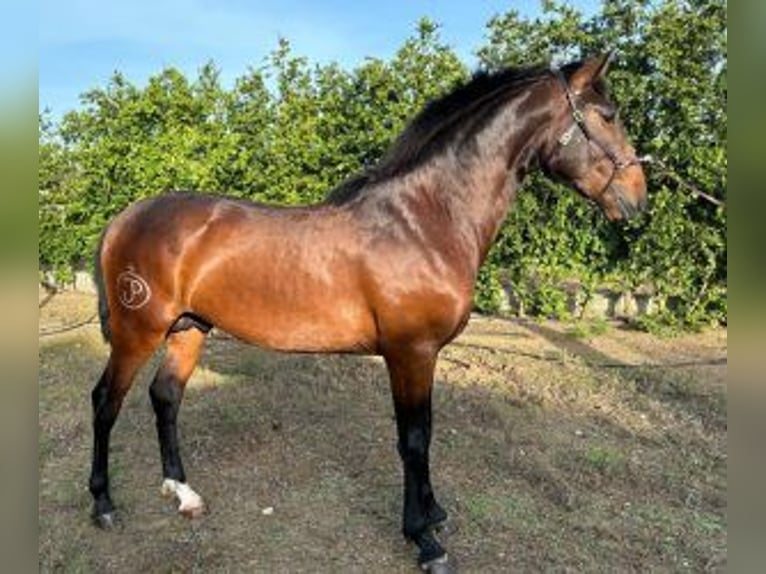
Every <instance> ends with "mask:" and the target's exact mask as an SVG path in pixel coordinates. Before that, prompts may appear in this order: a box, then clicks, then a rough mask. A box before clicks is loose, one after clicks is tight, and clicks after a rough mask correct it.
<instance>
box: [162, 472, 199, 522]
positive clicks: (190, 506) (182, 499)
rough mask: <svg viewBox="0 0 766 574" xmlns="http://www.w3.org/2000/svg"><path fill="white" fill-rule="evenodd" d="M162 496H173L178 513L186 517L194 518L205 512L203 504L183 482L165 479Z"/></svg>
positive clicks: (197, 495)
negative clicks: (177, 503) (175, 499)
mask: <svg viewBox="0 0 766 574" xmlns="http://www.w3.org/2000/svg"><path fill="white" fill-rule="evenodd" d="M162 495H163V496H166V497H170V496H175V497H176V498H177V499H178V502H179V505H178V512H179V513H181V514H183V515H184V516H186V517H189V518H194V517H196V516H200V515H201V514H203V513H204V512H205V502H204V501H203V500H202V497H201V496H200V495H199V494H197V493H196V492H194V491H193V490H192V489H191V487H190V486H189V485H188V484H186V483H185V482H178V481H177V480H173V479H172V478H166V479H165V480H164V481H163V482H162Z"/></svg>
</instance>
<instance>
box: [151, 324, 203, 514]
mask: <svg viewBox="0 0 766 574" xmlns="http://www.w3.org/2000/svg"><path fill="white" fill-rule="evenodd" d="M204 340H205V333H204V332H202V331H201V330H199V329H197V328H194V327H192V328H189V329H188V330H184V331H178V332H174V333H171V334H170V335H169V336H168V339H167V352H166V354H165V359H164V361H163V362H162V365H161V366H160V368H159V370H158V371H157V374H156V375H155V377H154V381H153V382H152V385H151V387H149V395H150V396H151V399H152V406H153V407H154V412H155V415H156V417H157V437H158V439H159V443H160V455H161V457H162V475H163V477H164V481H163V483H162V492H163V494H165V495H166V496H172V495H175V496H176V497H177V498H178V500H179V503H180V505H179V508H178V511H179V512H180V513H181V514H183V515H184V516H187V517H194V516H198V515H200V514H202V513H203V512H204V509H205V506H204V503H203V502H202V498H200V496H199V495H198V494H197V493H196V492H194V491H193V490H192V489H191V488H190V487H189V485H188V484H187V483H186V474H185V473H184V468H183V464H182V463H181V455H180V452H179V448H178V434H177V430H176V428H177V427H176V421H177V419H178V410H179V407H180V406H181V398H182V396H183V392H184V387H185V386H186V382H187V381H188V380H189V377H190V376H191V374H192V371H193V370H194V367H195V366H196V364H197V359H198V358H199V354H200V351H201V349H202V343H203V342H204Z"/></svg>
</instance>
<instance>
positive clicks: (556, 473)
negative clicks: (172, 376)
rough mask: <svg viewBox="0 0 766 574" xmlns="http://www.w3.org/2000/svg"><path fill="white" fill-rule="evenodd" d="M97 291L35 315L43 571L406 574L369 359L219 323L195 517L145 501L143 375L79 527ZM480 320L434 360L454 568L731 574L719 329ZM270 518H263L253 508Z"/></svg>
mask: <svg viewBox="0 0 766 574" xmlns="http://www.w3.org/2000/svg"><path fill="white" fill-rule="evenodd" d="M94 309H95V300H94V298H93V297H92V296H88V295H78V294H71V293H70V294H60V295H57V296H56V297H54V298H53V299H52V300H50V301H49V302H48V303H47V304H46V305H45V306H44V307H43V308H42V309H41V311H40V330H41V332H42V333H46V334H45V335H44V336H41V338H40V349H39V353H40V366H39V369H40V371H39V372H40V381H39V453H40V454H39V461H40V463H39V464H40V467H39V469H40V484H39V566H40V570H41V571H44V572H49V571H62V572H91V571H92V572H416V571H417V567H416V564H415V556H416V552H415V549H414V548H413V547H412V546H411V545H408V544H407V543H405V542H404V541H403V539H402V537H401V535H400V533H399V528H400V504H401V490H402V487H401V470H400V464H399V460H398V455H397V454H396V449H395V428H394V426H395V425H394V421H393V408H392V405H391V400H390V396H389V391H388V380H387V376H386V371H385V368H384V365H383V363H382V361H381V360H380V359H377V358H369V357H353V356H333V355H328V356H314V355H286V354H276V353H270V352H265V351H262V350H259V349H257V348H254V347H250V346H247V345H244V344H242V343H239V342H237V341H234V340H231V339H228V338H225V337H223V336H222V335H220V334H218V335H216V334H215V333H214V334H213V336H211V337H209V340H208V342H207V344H206V350H205V353H204V356H203V358H202V361H201V363H200V366H199V367H198V368H197V371H196V372H195V374H194V376H193V378H192V380H191V382H190V385H189V387H188V390H187V393H186V396H185V399H184V404H183V406H182V409H181V417H180V435H181V448H182V455H183V457H184V463H185V466H186V471H187V475H188V478H189V482H190V484H191V485H192V486H193V487H194V488H195V489H196V490H197V491H198V492H199V493H200V494H201V495H202V496H203V497H204V498H205V499H206V502H207V503H208V505H209V508H210V513H209V514H208V515H206V516H204V517H203V518H201V519H196V520H187V519H184V518H182V517H180V516H178V515H177V514H176V512H175V506H174V504H173V503H172V502H171V501H168V500H166V499H163V498H162V497H161V496H160V484H161V468H160V460H159V449H158V446H157V441H156V437H155V429H154V418H153V413H152V409H151V405H150V401H149V397H148V393H147V388H148V382H149V379H150V377H151V374H152V371H151V369H152V366H156V363H157V358H155V360H154V361H153V363H152V365H150V366H148V367H147V368H146V369H144V371H142V373H141V375H140V376H139V378H138V379H137V381H136V383H135V385H134V387H133V389H132V390H131V393H130V394H129V395H128V398H127V400H126V402H125V405H124V407H123V410H122V412H121V415H120V418H119V420H118V422H117V424H116V426H115V429H114V432H113V434H112V437H113V440H112V451H111V452H112V458H111V478H112V492H113V498H114V501H115V503H116V505H117V507H118V512H119V515H120V518H121V522H120V524H119V527H118V528H117V529H116V530H115V531H112V532H102V531H99V530H97V529H95V528H94V527H93V526H91V524H90V522H89V513H90V495H89V493H88V490H87V476H88V472H89V460H90V446H91V431H90V417H91V413H90V390H91V388H92V387H93V385H94V384H95V382H96V380H97V378H98V376H99V375H100V372H101V369H102V368H103V365H104V362H105V360H106V357H107V353H108V347H107V346H106V344H104V343H103V342H102V340H101V336H100V332H99V329H98V326H97V325H96V324H95V323H88V324H86V325H85V326H82V327H80V328H77V329H74V330H70V331H65V332H63V333H58V334H51V330H55V329H57V328H59V327H60V326H62V325H68V324H71V323H72V322H77V321H82V320H87V319H89V318H90V317H92V313H93V311H94ZM604 327H605V326H604V325H603V324H595V325H580V326H578V327H577V328H572V326H571V325H570V326H568V325H564V324H559V323H553V322H534V321H522V320H506V319H497V318H494V319H488V318H481V317H475V318H473V319H472V320H471V322H470V323H469V326H468V328H467V329H466V331H465V332H464V334H463V335H461V336H460V337H459V338H458V339H457V340H456V341H455V342H453V343H452V344H451V345H450V346H449V347H447V348H445V349H444V351H443V352H442V354H441V358H440V360H439V364H438V370H437V382H436V387H435V395H434V444H433V446H432V457H431V458H432V477H433V483H434V487H435V489H436V493H437V497H438V498H439V499H440V502H441V504H442V505H443V506H444V507H445V508H446V509H447V511H448V512H449V513H450V519H449V522H448V525H447V527H446V528H445V530H444V531H443V532H442V533H441V534H440V538H441V540H442V542H443V543H444V544H445V546H446V547H447V549H448V552H449V554H450V555H451V556H452V557H453V558H454V560H455V563H456V564H457V566H458V568H459V570H460V571H461V572H539V571H547V572H638V571H641V572H646V571H651V572H684V571H689V572H704V571H716V572H717V571H723V570H724V569H725V566H726V467H727V464H726V462H727V461H726V429H727V423H726V361H727V359H726V357H727V334H726V331H725V330H721V329H718V330H710V331H707V332H704V333H701V334H690V335H684V336H680V337H675V338H670V339H667V338H665V339H662V338H657V337H653V336H651V335H648V334H646V333H641V332H637V331H632V330H629V329H626V328H624V327H621V326H619V325H609V326H608V328H604ZM268 508H271V509H273V512H271V513H269V512H266V513H264V512H263V511H264V509H268Z"/></svg>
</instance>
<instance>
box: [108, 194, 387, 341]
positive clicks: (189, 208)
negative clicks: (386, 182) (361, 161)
mask: <svg viewBox="0 0 766 574" xmlns="http://www.w3.org/2000/svg"><path fill="white" fill-rule="evenodd" d="M361 252H362V247H361V246H360V245H359V242H358V241H357V237H356V236H355V227H354V225H353V222H352V221H351V220H350V217H349V215H348V214H346V213H343V212H342V210H338V209H335V208H332V207H327V206H317V207H306V208H275V207H270V206H264V205H258V204H254V203H250V202H244V201H238V200H232V199H229V198H224V197H216V196H209V195H197V194H187V193H169V194H164V195H161V196H157V197H155V198H152V199H148V200H144V201H141V202H138V203H136V204H134V205H133V206H131V207H129V208H128V209H126V210H125V211H124V212H123V213H121V214H120V215H119V216H118V217H117V218H116V219H115V220H114V222H113V223H112V225H111V226H110V229H109V230H108V232H107V234H106V236H105V241H104V249H103V252H102V262H103V264H104V271H105V280H106V281H107V285H112V286H114V285H117V289H114V288H113V289H112V290H111V291H112V293H111V296H110V299H109V301H110V306H111V307H116V308H117V315H119V316H121V317H122V319H124V320H125V321H126V322H127V323H130V324H131V325H133V326H135V325H136V323H146V324H147V325H148V326H150V327H152V328H157V329H159V328H163V329H167V328H168V327H169V326H170V325H172V323H173V321H175V320H176V319H177V318H178V317H179V316H180V315H181V314H184V313H193V314H195V315H198V316H200V317H201V318H204V319H205V320H207V321H209V322H210V323H211V324H213V325H215V326H217V327H219V328H221V329H223V330H225V331H228V332H230V333H232V334H234V335H236V336H238V337H240V338H242V339H245V340H247V341H249V342H252V343H256V344H260V345H262V346H265V347H270V348H276V349H282V350H305V351H331V350H335V351H341V350H349V351H370V350H373V347H374V345H375V343H374V340H373V339H374V335H375V325H374V318H373V317H372V315H371V312H370V309H369V304H368V303H367V301H366V298H365V294H364V289H363V285H362V283H363V281H362V278H361V276H360V275H361V265H360V257H361ZM121 274H122V275H121ZM126 274H127V275H126ZM121 276H122V277H123V281H122V283H123V284H122V285H121V279H120V277H121ZM131 289H133V290H134V291H135V292H136V295H135V296H133V298H132V299H131V300H129V301H128V303H129V304H128V305H126V301H127V299H126V297H127V298H130V297H131ZM139 291H141V293H138V292H139ZM143 292H147V293H148V292H150V295H149V296H148V297H145V296H143V297H139V296H140V295H142V293H143ZM144 298H145V299H146V300H145V301H144V300H143V299H144ZM137 302H138V303H140V304H141V309H140V310H139V308H138V307H137V305H136V303H137ZM117 320H119V317H118V319H117Z"/></svg>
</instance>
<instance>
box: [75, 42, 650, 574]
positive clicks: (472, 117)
mask: <svg viewBox="0 0 766 574" xmlns="http://www.w3.org/2000/svg"><path fill="white" fill-rule="evenodd" d="M608 64H609V55H600V56H596V57H593V58H589V59H586V60H583V61H579V62H573V63H571V64H567V65H565V66H563V67H561V68H559V69H552V68H547V67H543V66H538V67H529V68H510V69H505V70H502V71H499V72H494V73H479V74H477V75H475V76H474V77H473V78H472V79H471V80H469V81H468V82H466V83H465V84H464V85H462V86H460V87H458V88H456V89H455V90H453V91H452V92H451V93H449V94H447V95H446V96H444V97H442V98H440V99H437V100H435V101H433V102H431V103H430V104H429V105H427V106H426V107H425V108H424V109H423V110H422V111H421V112H420V113H419V114H418V115H417V116H416V117H415V118H414V119H413V120H412V121H411V122H410V123H409V124H408V126H407V127H406V128H405V129H404V131H403V132H402V133H401V135H400V136H399V137H398V138H397V139H396V140H395V141H394V143H393V145H392V146H391V148H390V149H389V150H388V152H387V153H386V154H385V155H384V157H383V159H382V160H381V161H380V162H379V163H378V164H377V165H376V166H374V167H371V168H369V169H367V170H365V171H364V172H363V173H361V174H360V175H357V176H356V177H353V178H352V179H350V180H349V181H347V182H345V183H343V184H341V185H340V186H339V187H338V188H336V189H334V190H333V191H331V192H330V193H329V195H328V196H327V198H326V199H325V200H324V201H323V202H321V203H319V204H316V205H308V206H300V207H275V206H267V205H260V204H255V203H252V202H249V201H244V200H239V199H231V198H226V197H221V196H214V195H204V194H197V193H167V194H162V195H159V196H157V197H154V198H150V199H146V200H143V201H139V202H137V203H135V204H133V205H132V206H130V207H128V208H127V209H125V210H124V211H123V212H121V213H120V214H118V215H117V216H116V217H115V218H114V219H113V220H112V222H111V223H110V224H109V225H108V226H107V228H106V229H105V231H104V233H103V234H102V237H101V242H100V245H99V248H98V252H97V255H96V283H97V285H98V293H99V315H100V319H101V327H102V332H103V334H104V337H105V338H106V340H107V341H108V342H109V343H110V344H111V353H110V356H109V359H108V362H107V365H106V368H105V370H104V372H103V375H102V376H101V378H100V380H99V381H98V384H97V385H96V386H95V388H94V389H93V392H92V403H93V431H94V446H93V460H92V473H91V476H90V482H89V487H90V492H91V493H92V495H93V499H94V510H93V518H94V520H95V522H96V523H97V524H98V525H100V526H102V527H109V526H111V525H112V524H113V510H114V505H113V504H112V500H111V497H110V493H109V480H108V469H107V467H108V455H109V435H110V431H111V429H112V426H113V424H114V422H115V419H116V417H117V414H118V412H119V410H120V406H121V404H122V402H123V398H124V397H125V394H126V392H127V391H128V389H129V388H130V386H131V383H132V381H133V378H134V376H135V374H136V372H137V371H138V370H139V368H140V367H141V366H142V365H144V364H145V362H146V361H147V360H148V359H149V358H150V356H151V355H152V354H153V353H154V352H155V351H156V350H157V349H158V348H159V347H160V346H161V344H162V343H163V342H164V343H165V344H166V353H165V356H164V359H163V361H162V363H161V366H160V367H159V369H158V371H157V373H156V375H155V377H154V379H153V382H152V383H151V386H150V388H149V394H150V397H151V402H152V406H153V408H154V411H155V414H156V425H157V434H158V438H159V446H160V454H161V460H162V471H163V477H164V482H163V491H164V492H165V494H169V495H175V497H176V498H177V499H178V501H179V511H180V512H181V513H182V514H184V515H187V516H197V515H199V514H200V513H201V512H202V511H203V509H204V504H203V501H202V498H201V497H200V496H199V495H198V494H197V493H196V492H194V490H193V489H192V488H191V487H190V486H189V484H188V483H187V481H186V473H185V472H184V467H183V465H182V463H181V456H180V453H179V446H178V440H177V434H176V419H177V416H178V411H179V405H180V403H181V397H182V395H183V392H184V386H185V384H186V382H187V380H188V379H189V377H190V375H191V373H192V371H193V369H194V367H195V365H196V363H197V360H198V358H199V355H200V350H201V348H202V344H203V341H204V340H205V336H206V333H207V332H208V331H209V330H210V329H211V328H212V327H216V328H218V329H221V330H223V331H225V332H228V333H230V334H231V335H233V336H235V337H237V338H239V339H241V340H243V341H246V342H249V343H252V344H255V345H258V346H260V347H263V348H267V349H275V350H279V351H288V352H289V351H296V352H311V353H338V352H341V353H360V354H376V355H382V356H383V358H384V359H385V363H386V366H387V369H388V373H389V377H390V384H391V392H392V395H393V406H394V411H395V415H396V427H397V431H398V451H399V454H400V456H401V460H402V463H403V467H404V511H403V524H402V532H403V534H404V536H405V537H406V538H407V539H409V540H411V541H413V542H414V543H415V544H416V545H417V547H418V548H419V557H418V560H419V563H420V565H421V566H422V567H423V568H425V569H428V570H431V571H434V572H436V571H444V570H445V569H448V568H450V564H451V563H448V562H447V561H446V553H445V551H444V549H443V548H442V547H441V545H440V544H439V542H438V541H437V539H436V537H435V535H434V528H433V527H434V526H435V525H437V524H439V523H441V522H442V521H444V520H445V519H446V518H447V513H446V512H445V511H444V509H443V508H442V507H441V506H440V505H439V504H438V503H437V501H436V498H435V496H434V491H433V488H432V486H431V480H430V472H429V444H430V441H431V389H432V385H433V379H434V367H435V364H436V360H437V355H438V353H439V351H440V349H441V348H442V347H444V346H445V345H446V344H447V343H449V342H450V341H451V340H452V339H453V338H455V337H456V336H457V335H458V334H459V333H460V332H461V330H462V329H463V327H464V326H465V325H466V322H467V321H468V317H469V314H470V311H471V307H472V295H473V289H474V283H475V282H476V277H477V273H478V270H479V266H480V265H481V263H482V261H483V260H484V258H485V256H486V255H487V252H488V250H489V248H490V246H491V244H492V242H493V240H494V238H495V235H496V233H497V231H498V229H499V227H500V225H501V223H502V221H503V219H504V217H505V215H506V213H507V211H508V209H509V206H510V204H511V202H512V200H513V199H514V196H515V193H516V190H517V188H518V186H519V184H520V183H521V181H522V179H523V178H524V176H525V174H527V173H528V172H529V171H530V170H532V169H534V168H540V169H542V170H543V171H544V172H545V173H546V174H548V175H550V176H553V177H556V178H558V179H560V180H563V181H564V182H566V183H568V184H570V186H571V187H573V188H575V189H576V190H577V191H578V192H579V193H580V194H582V195H583V196H585V197H586V198H588V199H589V200H591V201H592V202H594V203H595V204H597V205H598V206H599V207H600V208H601V209H602V211H603V212H604V213H605V215H606V217H607V218H608V219H610V220H621V219H628V218H630V217H632V216H633V215H635V214H637V213H639V212H640V211H642V210H643V209H644V207H645V205H646V181H645V179H644V173H643V170H642V167H641V165H640V162H639V160H638V158H637V157H636V153H635V150H634V149H633V147H632V146H631V144H630V143H629V141H628V139H627V136H626V134H625V130H624V128H623V127H622V125H621V124H620V122H619V120H618V119H617V114H616V108H615V105H614V104H613V103H612V102H611V101H610V98H609V96H608V94H607V91H606V82H605V73H606V70H607V67H608Z"/></svg>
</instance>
